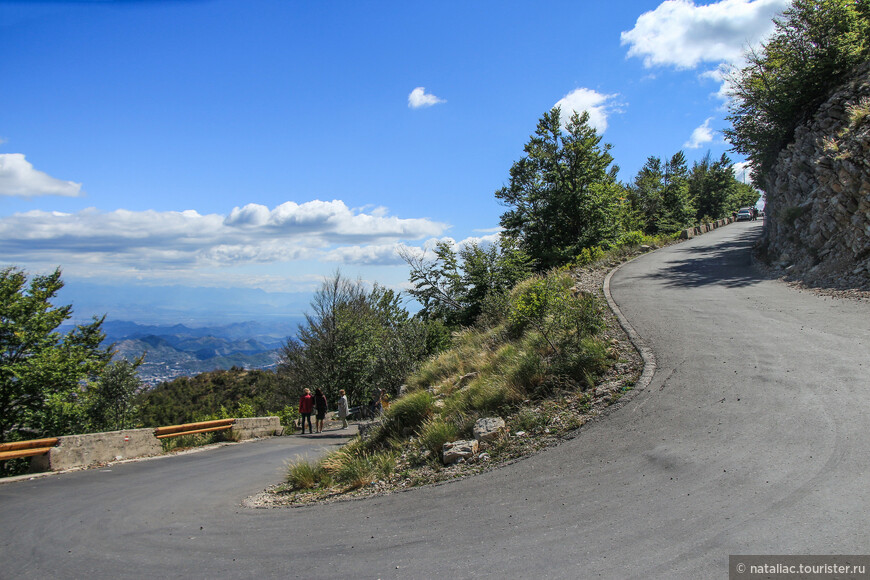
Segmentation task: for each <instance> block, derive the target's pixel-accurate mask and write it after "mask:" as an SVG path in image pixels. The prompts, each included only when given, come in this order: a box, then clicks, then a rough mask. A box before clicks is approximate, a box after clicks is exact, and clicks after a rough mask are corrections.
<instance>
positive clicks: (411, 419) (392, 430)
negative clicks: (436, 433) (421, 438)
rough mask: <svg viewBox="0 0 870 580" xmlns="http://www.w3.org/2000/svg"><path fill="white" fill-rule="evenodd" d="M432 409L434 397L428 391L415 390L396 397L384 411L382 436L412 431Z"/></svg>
mask: <svg viewBox="0 0 870 580" xmlns="http://www.w3.org/2000/svg"><path fill="white" fill-rule="evenodd" d="M434 410H435V399H434V398H433V397H432V394H431V393H429V392H428V391H416V392H413V393H409V394H408V395H406V396H404V397H402V398H400V399H397V400H396V401H395V402H394V403H393V404H392V405H390V406H389V408H388V409H387V410H386V412H385V413H384V419H383V427H382V437H389V436H392V435H406V434H409V433H413V432H414V431H416V430H417V429H418V428H419V427H420V425H422V424H423V421H425V420H426V419H428V418H429V417H430V416H432V413H433V412H434Z"/></svg>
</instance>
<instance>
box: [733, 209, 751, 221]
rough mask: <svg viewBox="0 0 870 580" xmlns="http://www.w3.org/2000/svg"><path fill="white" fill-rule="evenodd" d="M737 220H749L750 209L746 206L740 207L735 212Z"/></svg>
mask: <svg viewBox="0 0 870 580" xmlns="http://www.w3.org/2000/svg"><path fill="white" fill-rule="evenodd" d="M737 221H739V222H749V221H752V210H751V209H749V208H748V207H743V208H740V211H738V212H737Z"/></svg>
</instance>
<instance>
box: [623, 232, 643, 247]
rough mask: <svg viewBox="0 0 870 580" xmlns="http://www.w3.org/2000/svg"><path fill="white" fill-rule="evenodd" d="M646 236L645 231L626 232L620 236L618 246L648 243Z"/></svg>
mask: <svg viewBox="0 0 870 580" xmlns="http://www.w3.org/2000/svg"><path fill="white" fill-rule="evenodd" d="M646 239H647V238H646V236H645V235H644V233H643V232H639V231H633V232H625V233H624V234H622V235H621V236H619V240H618V241H617V245H618V246H640V245H643V244H645V243H646Z"/></svg>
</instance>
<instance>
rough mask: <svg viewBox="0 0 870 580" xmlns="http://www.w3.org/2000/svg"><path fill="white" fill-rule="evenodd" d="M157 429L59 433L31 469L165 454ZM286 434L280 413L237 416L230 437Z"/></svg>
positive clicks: (239, 439) (82, 464)
mask: <svg viewBox="0 0 870 580" xmlns="http://www.w3.org/2000/svg"><path fill="white" fill-rule="evenodd" d="M155 432H156V430H155V429H127V430H124V431H109V432H106V433H88V434H85V435H66V436H63V437H58V438H57V440H58V441H57V445H56V446H55V447H52V448H51V449H49V450H48V452H47V453H45V454H43V455H37V456H35V457H33V458H31V460H30V472H31V473H37V472H40V471H62V470H64V469H76V468H82V467H91V466H95V465H102V464H105V463H109V462H112V461H121V460H124V459H135V458H138V457H151V456H154V455H162V454H163V445H162V444H161V442H160V439H158V438H157V436H156V434H155ZM283 434H284V428H283V427H282V426H281V419H280V418H279V417H249V418H242V419H236V420H235V421H234V423H233V426H232V429H230V430H229V438H230V439H232V440H233V441H243V440H245V439H256V438H259V437H272V436H274V435H283Z"/></svg>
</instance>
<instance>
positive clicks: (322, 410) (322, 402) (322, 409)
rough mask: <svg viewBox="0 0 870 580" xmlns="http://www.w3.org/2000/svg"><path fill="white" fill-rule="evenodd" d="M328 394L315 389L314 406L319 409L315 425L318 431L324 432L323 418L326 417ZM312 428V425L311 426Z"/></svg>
mask: <svg viewBox="0 0 870 580" xmlns="http://www.w3.org/2000/svg"><path fill="white" fill-rule="evenodd" d="M326 406H327V402H326V396H325V395H324V394H323V391H321V390H320V389H314V407H315V408H316V409H317V418H316V419H315V421H314V427H315V429H317V432H318V433H323V420H324V419H325V418H326ZM309 429H310V427H309Z"/></svg>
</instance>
